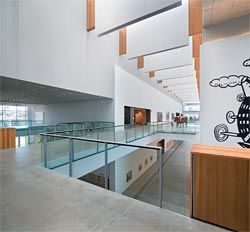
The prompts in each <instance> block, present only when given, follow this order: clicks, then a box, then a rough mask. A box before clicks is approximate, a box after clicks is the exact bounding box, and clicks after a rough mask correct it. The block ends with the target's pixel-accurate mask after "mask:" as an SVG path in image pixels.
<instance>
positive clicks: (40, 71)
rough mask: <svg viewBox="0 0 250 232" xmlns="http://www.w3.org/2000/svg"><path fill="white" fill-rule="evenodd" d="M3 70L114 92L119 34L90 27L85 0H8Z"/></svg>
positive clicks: (7, 73) (36, 79)
mask: <svg viewBox="0 0 250 232" xmlns="http://www.w3.org/2000/svg"><path fill="white" fill-rule="evenodd" d="M2 5H3V12H4V13H3V14H2V15H1V19H2V20H3V29H2V32H3V33H2V34H3V38H2V40H3V43H2V47H1V49H2V51H3V57H4V58H3V59H2V60H1V63H2V66H3V68H2V72H1V73H0V75H3V76H7V77H12V78H17V79H21V80H27V81H31V82H35V83H41V84H45V85H50V86H56V87H60V88H65V89H70V90H75V91H79V92H84V93H89V94H94V95H99V96H104V97H110V98H111V97H113V92H114V91H113V90H114V81H113V79H114V72H113V70H114V69H113V64H114V63H116V62H117V60H118V58H119V56H118V33H117V32H116V33H112V34H111V35H109V36H108V37H105V38H97V36H96V32H95V31H93V32H87V31H86V0H72V1H67V0H50V1H44V0H36V1H33V0H22V1H18V4H17V1H15V0H13V1H9V0H3V1H2Z"/></svg>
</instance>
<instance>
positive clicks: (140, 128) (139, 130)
mask: <svg viewBox="0 0 250 232" xmlns="http://www.w3.org/2000/svg"><path fill="white" fill-rule="evenodd" d="M135 133H136V134H135V137H136V139H140V138H143V137H144V127H143V125H136V126H135Z"/></svg>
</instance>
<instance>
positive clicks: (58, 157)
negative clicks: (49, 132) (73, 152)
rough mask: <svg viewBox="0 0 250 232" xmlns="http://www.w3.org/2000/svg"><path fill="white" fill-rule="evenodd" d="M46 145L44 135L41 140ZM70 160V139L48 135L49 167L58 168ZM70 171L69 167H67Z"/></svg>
mask: <svg viewBox="0 0 250 232" xmlns="http://www.w3.org/2000/svg"><path fill="white" fill-rule="evenodd" d="M41 143H42V146H44V137H43V139H42V140H41ZM68 162H69V139H68V138H66V139H65V138H56V137H49V136H47V167H48V168H51V169H53V168H56V167H60V166H64V165H65V164H67V163H68ZM65 169H66V171H68V167H65Z"/></svg>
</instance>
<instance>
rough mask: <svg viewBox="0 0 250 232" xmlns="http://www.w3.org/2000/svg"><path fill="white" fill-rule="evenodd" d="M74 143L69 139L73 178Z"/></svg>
mask: <svg viewBox="0 0 250 232" xmlns="http://www.w3.org/2000/svg"><path fill="white" fill-rule="evenodd" d="M73 160H74V141H73V139H71V138H70V139H69V176H70V177H72V176H73Z"/></svg>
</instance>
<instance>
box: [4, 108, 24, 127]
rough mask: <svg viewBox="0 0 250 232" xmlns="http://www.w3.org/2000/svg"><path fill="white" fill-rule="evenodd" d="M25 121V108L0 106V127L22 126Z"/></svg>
mask: <svg viewBox="0 0 250 232" xmlns="http://www.w3.org/2000/svg"><path fill="white" fill-rule="evenodd" d="M27 121H28V107H27V106H17V105H7V104H4V105H0V126H2V127H6V126H23V125H25V124H26V122H27Z"/></svg>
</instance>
